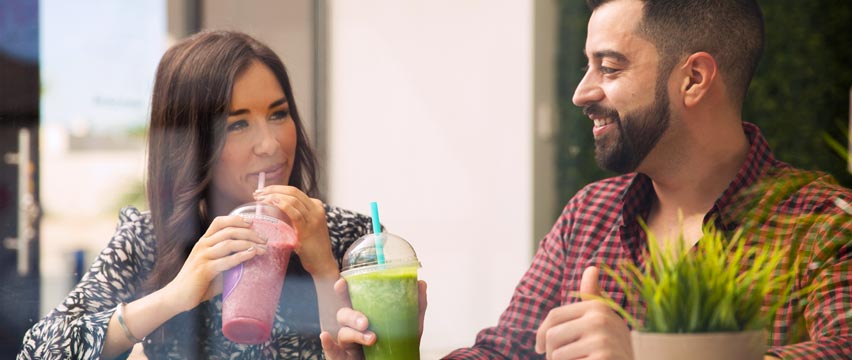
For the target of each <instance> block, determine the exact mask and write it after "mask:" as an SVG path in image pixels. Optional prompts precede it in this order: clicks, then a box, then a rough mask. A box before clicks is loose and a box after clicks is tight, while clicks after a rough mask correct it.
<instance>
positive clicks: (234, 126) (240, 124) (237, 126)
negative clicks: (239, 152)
mask: <svg viewBox="0 0 852 360" xmlns="http://www.w3.org/2000/svg"><path fill="white" fill-rule="evenodd" d="M246 127H248V121H245V120H237V121H234V122H232V123H230V124H228V127H227V129H228V131H237V130H242V129H245V128H246Z"/></svg>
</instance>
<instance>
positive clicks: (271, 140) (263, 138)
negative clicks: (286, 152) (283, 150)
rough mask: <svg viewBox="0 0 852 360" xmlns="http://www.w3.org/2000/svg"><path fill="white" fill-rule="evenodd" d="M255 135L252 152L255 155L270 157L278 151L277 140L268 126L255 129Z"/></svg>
mask: <svg viewBox="0 0 852 360" xmlns="http://www.w3.org/2000/svg"><path fill="white" fill-rule="evenodd" d="M256 129H257V134H256V136H255V139H256V141H255V144H254V152H255V153H256V154H257V155H260V156H265V155H272V154H275V152H276V151H278V147H279V146H280V144H279V143H278V138H277V137H276V136H275V134H274V133H273V132H272V129H270V128H269V127H268V126H265V124H264V125H262V126H258V127H256Z"/></svg>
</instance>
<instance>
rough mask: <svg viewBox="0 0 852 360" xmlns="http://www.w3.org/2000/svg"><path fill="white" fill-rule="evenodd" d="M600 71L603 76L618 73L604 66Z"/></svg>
mask: <svg viewBox="0 0 852 360" xmlns="http://www.w3.org/2000/svg"><path fill="white" fill-rule="evenodd" d="M600 69H601V74H604V75H609V74H615V73H616V72H618V70H616V69H613V68H611V67H606V66H601V67H600Z"/></svg>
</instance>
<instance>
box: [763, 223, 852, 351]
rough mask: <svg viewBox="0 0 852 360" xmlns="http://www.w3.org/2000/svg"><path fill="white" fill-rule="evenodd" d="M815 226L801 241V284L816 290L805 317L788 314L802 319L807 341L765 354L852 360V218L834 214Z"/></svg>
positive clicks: (806, 308) (808, 297) (799, 312)
mask: <svg viewBox="0 0 852 360" xmlns="http://www.w3.org/2000/svg"><path fill="white" fill-rule="evenodd" d="M814 223H815V225H814V226H812V229H811V231H809V232H808V233H807V234H805V237H804V239H806V242H805V243H806V244H808V247H809V248H810V249H806V250H805V251H803V252H802V253H805V254H808V256H806V257H805V259H806V261H807V264H803V265H805V266H807V268H808V272H806V274H808V275H809V276H808V277H806V278H804V279H802V280H801V282H802V283H804V284H805V285H807V284H817V285H816V288H815V289H814V291H812V292H810V293H809V294H808V295H807V297H806V298H805V306H804V311H801V310H799V311H795V310H793V311H791V312H792V313H794V314H797V315H798V316H804V324H805V327H806V329H805V330H806V331H807V338H808V340H807V341H803V342H799V343H795V344H792V345H786V346H777V347H772V348H770V350H769V352H768V353H769V354H771V355H773V356H776V357H779V358H781V359H852V217H850V216H847V215H846V214H842V215H838V214H836V213H835V214H832V215H823V216H820V218H819V219H818V220H817V221H815V222H814ZM779 323H781V324H783V322H781V321H778V320H776V324H779ZM779 330H780V329H778V328H776V331H779Z"/></svg>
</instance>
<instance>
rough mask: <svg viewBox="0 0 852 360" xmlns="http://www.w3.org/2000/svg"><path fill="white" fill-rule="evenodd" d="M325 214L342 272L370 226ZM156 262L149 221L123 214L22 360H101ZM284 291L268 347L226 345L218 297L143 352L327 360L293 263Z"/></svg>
mask: <svg viewBox="0 0 852 360" xmlns="http://www.w3.org/2000/svg"><path fill="white" fill-rule="evenodd" d="M325 210H326V218H327V220H328V231H329V237H330V238H331V246H332V251H333V252H334V255H335V257H336V258H337V261H338V265H339V263H340V260H341V258H342V257H343V254H344V252H345V251H346V249H347V248H348V247H349V245H351V244H352V242H354V241H355V240H356V239H358V238H359V237H360V236H362V235H364V234H366V233H368V232H370V228H371V223H370V218H369V217H367V216H364V215H361V214H357V213H354V212H351V211H348V210H343V209H340V208H336V207H331V206H327V205H326V206H325ZM155 255H156V246H155V239H154V233H153V229H152V224H151V216H150V213H149V212H142V211H139V210H138V209H136V208H134V207H127V208H124V209H122V210H121V212H120V213H119V223H118V226H117V229H116V233H115V235H114V236H113V238H112V240H110V242H109V244H108V245H107V247H106V248H105V249H103V251H101V253H100V255H99V256H98V258H97V259H96V260H95V261H94V263H92V266H91V267H90V268H89V270H88V272H87V273H86V274H85V275H84V276H83V278H82V280H81V281H80V283H79V284H77V287H76V288H75V289H74V290H72V291H71V293H70V294H69V295H68V297H66V298H65V300H64V301H63V302H62V304H60V305H59V306H57V307H56V308H55V309H53V310H52V311H51V312H50V313H49V314H47V316H45V317H44V318H43V319H41V320H40V321H39V322H38V323H36V324H35V325H34V326H33V327H32V328H31V329H30V330H29V331H28V332H27V334H26V335H25V336H24V340H23V349H22V351H21V353H20V354H18V360H23V359H98V358H100V353H101V350H102V349H103V346H104V339H105V337H106V330H107V326H108V324H109V319H110V318H111V317H112V314H113V312H114V311H115V308H116V305H117V304H118V303H120V302H122V301H123V302H130V301H133V300H134V299H136V298H139V297H142V296H144V294H143V293H142V283H143V281H144V280H145V279H146V278H147V276H148V274H149V272H150V271H151V269H152V268H153V266H154V262H155ZM281 291H282V293H281V302H280V304H279V306H278V312H277V313H276V315H275V323H274V326H273V329H272V336H271V338H270V340H268V341H267V342H265V343H263V344H259V345H243V344H237V343H234V342H231V341H230V340H228V339H226V338H225V337H224V335H223V334H222V318H221V312H222V296H221V295H217V296H215V297H214V298H212V299H210V300H209V301H206V302H204V303H201V304H200V305H199V306H198V307H196V308H195V309H193V310H191V311H189V312H185V313H183V314H180V315H178V316H176V317H174V318H172V319H171V320H169V321H168V322H166V324H164V329H165V330H166V331H164V332H157V331H155V332H154V333H153V334H152V335H149V337H148V338H146V339H145V342H144V344H143V346H144V350H145V355H146V356H147V357H148V358H149V359H151V360H154V359H322V358H323V355H322V346H321V344H320V341H319V332H320V328H319V315H318V314H319V313H318V310H317V299H316V290H315V288H314V284H313V281H312V279H311V277H310V274H308V273H307V271H305V270H304V268H303V267H302V265H301V263H300V262H299V260H298V257H296V256H294V257H293V258H292V259H291V261H290V266H289V268H288V269H287V276H286V278H285V281H284V287H283V289H282V290H281ZM158 333H159V334H161V336H157V335H156V334H158ZM162 334H167V335H162ZM126 356H127V354H125V355H124V356H123V357H126Z"/></svg>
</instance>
